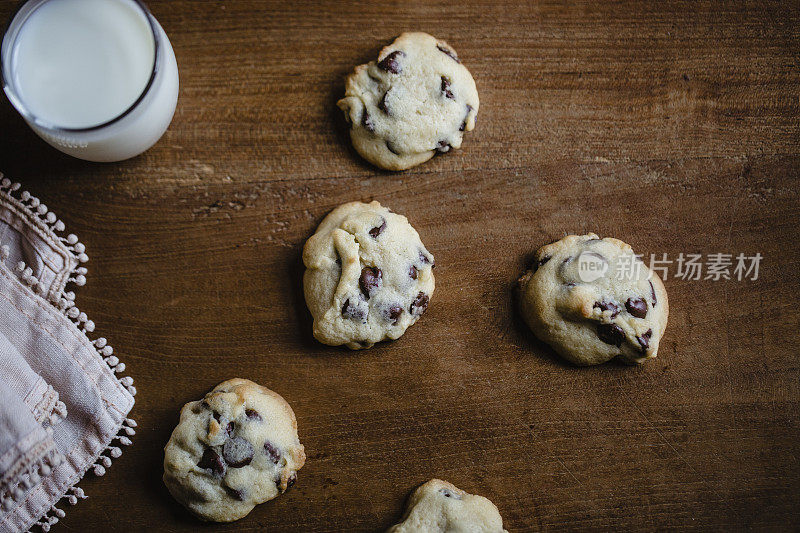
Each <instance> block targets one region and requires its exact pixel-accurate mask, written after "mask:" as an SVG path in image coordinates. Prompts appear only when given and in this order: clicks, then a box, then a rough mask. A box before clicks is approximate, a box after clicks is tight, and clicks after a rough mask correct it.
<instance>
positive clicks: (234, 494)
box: [225, 487, 247, 502]
mask: <svg viewBox="0 0 800 533" xmlns="http://www.w3.org/2000/svg"><path fill="white" fill-rule="evenodd" d="M225 492H227V493H228V494H230V496H231V498H234V499H237V500H239V501H240V502H243V501H244V500H245V496H246V495H247V491H245V490H244V489H241V490H238V489H232V488H230V487H225Z"/></svg>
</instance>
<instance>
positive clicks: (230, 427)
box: [225, 422, 236, 437]
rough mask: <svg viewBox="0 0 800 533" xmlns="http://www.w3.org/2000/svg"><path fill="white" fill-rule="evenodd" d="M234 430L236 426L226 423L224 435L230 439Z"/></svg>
mask: <svg viewBox="0 0 800 533" xmlns="http://www.w3.org/2000/svg"><path fill="white" fill-rule="evenodd" d="M235 429H236V424H234V423H233V422H228V425H227V426H226V427H225V433H227V434H228V436H229V437H230V436H231V435H233V431H234V430H235Z"/></svg>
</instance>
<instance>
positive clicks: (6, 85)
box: [0, 0, 162, 133]
mask: <svg viewBox="0 0 800 533" xmlns="http://www.w3.org/2000/svg"><path fill="white" fill-rule="evenodd" d="M33 1H35V0H23V1H21V2H20V3H19V4H18V5H17V7H16V9H15V10H14V12H13V13H12V14H11V17H10V18H9V19H8V23H7V24H6V26H5V28H4V29H3V36H2V40H3V43H2V45H0V46H2V48H0V82H2V85H3V91H4V92H5V93H6V96H7V97H8V100H9V102H11V105H12V106H14V109H16V110H17V112H19V114H20V115H22V117H23V118H24V119H25V120H27V121H29V122H32V123H33V124H35V125H36V126H38V127H40V128H44V129H46V130H50V131H52V132H55V133H81V132H90V131H96V130H99V129H102V128H105V127H107V126H110V125H112V124H114V123H116V122H119V121H120V120H122V119H123V118H125V117H127V116H128V115H130V114H131V113H132V112H133V110H134V109H136V108H137V107H138V106H139V104H140V103H141V102H142V100H144V98H145V96H147V94H148V93H149V92H150V89H151V88H152V87H153V84H154V83H155V79H156V75H157V74H158V60H159V58H160V57H161V53H162V52H161V44H160V42H159V41H160V39H159V35H158V29H157V27H156V23H155V19H154V18H153V15H152V14H151V13H150V10H149V9H148V8H147V6H146V5H145V4H144V2H142V1H141V0H127V1H128V2H131V3H133V4H134V5H135V6H136V7H138V8H139V10H140V11H141V13H142V14H143V15H144V18H145V19H146V20H147V23H148V24H149V25H150V32H151V33H152V35H153V68H152V69H151V71H150V78H149V79H148V80H147V84H146V85H145V86H144V89H142V92H141V94H140V95H139V96H138V97H137V98H136V100H134V101H133V103H132V104H131V105H130V106H128V108H126V109H125V110H124V111H122V112H121V113H120V114H119V115H117V116H115V117H113V118H111V119H110V120H107V121H105V122H102V123H100V124H97V125H95V126H87V127H81V128H68V127H64V126H58V125H57V124H54V123H52V122H50V121H48V120H45V119H43V118H42V117H38V116H36V115H35V114H34V113H33V112H32V111H31V110H30V109H29V108H28V106H26V105H25V102H24V99H23V98H22V97H21V95H19V94H18V93H17V91H16V90H15V87H14V84H13V83H12V81H11V80H9V79H7V78H6V67H7V66H8V68H9V75H10V74H11V72H10V69H11V64H12V63H13V61H8V62H6V61H4V57H3V56H4V55H5V54H4V53H3V52H5V49H4V48H5V46H4V45H5V37H6V36H7V35H8V32H9V31H10V30H11V27H12V25H13V24H14V21H15V19H16V18H17V16H18V15H19V14H20V12H21V11H22V9H23V8H24V7H25V6H26V5H27V4H28V3H30V2H33ZM49 1H50V0H42V1H41V3H40V6H41V5H43V4H45V3H47V2H49ZM40 6H36V7H35V8H34V10H33V11H35V10H36V9H39V7H40ZM33 11H31V13H29V15H28V16H30V15H31V14H33ZM24 24H25V21H22V22H21V23H20V28H22V25H24ZM16 40H17V35H15V36H14V41H15V42H16ZM14 44H15V43H14V42H9V46H12V47H13V45H14ZM10 52H11V51H10V50H9V53H10Z"/></svg>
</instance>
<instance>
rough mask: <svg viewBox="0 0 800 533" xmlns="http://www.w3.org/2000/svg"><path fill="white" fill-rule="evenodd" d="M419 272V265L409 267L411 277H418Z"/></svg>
mask: <svg viewBox="0 0 800 533" xmlns="http://www.w3.org/2000/svg"><path fill="white" fill-rule="evenodd" d="M417 272H419V271H418V270H417V267H415V266H414V265H411V267H409V269H408V277H409V278H411V279H417Z"/></svg>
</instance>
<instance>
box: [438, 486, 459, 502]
mask: <svg viewBox="0 0 800 533" xmlns="http://www.w3.org/2000/svg"><path fill="white" fill-rule="evenodd" d="M439 492H440V493H442V495H444V497H445V498H453V499H455V500H460V499H461V496H459V495H458V494H456V493H455V492H453V491H452V490H450V489H447V488H442V489H439Z"/></svg>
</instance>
